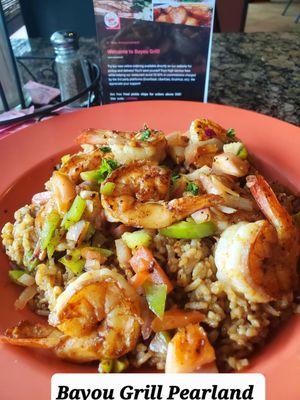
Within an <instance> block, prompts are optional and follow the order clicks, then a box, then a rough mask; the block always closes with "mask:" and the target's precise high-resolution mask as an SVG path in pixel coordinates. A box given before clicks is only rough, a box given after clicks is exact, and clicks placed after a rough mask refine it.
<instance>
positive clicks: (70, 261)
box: [58, 249, 85, 275]
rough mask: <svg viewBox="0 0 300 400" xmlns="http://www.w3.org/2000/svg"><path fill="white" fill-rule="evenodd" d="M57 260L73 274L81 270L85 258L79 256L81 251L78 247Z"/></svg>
mask: <svg viewBox="0 0 300 400" xmlns="http://www.w3.org/2000/svg"><path fill="white" fill-rule="evenodd" d="M58 261H59V262H60V263H62V264H63V265H64V266H65V267H66V268H68V269H69V270H70V271H71V272H73V274H75V275H78V274H80V273H81V272H82V270H83V267H84V264H85V260H84V259H83V258H82V257H81V251H80V250H79V249H76V250H74V251H73V252H72V253H71V254H67V255H65V256H64V257H62V258H60V259H59V260H58Z"/></svg>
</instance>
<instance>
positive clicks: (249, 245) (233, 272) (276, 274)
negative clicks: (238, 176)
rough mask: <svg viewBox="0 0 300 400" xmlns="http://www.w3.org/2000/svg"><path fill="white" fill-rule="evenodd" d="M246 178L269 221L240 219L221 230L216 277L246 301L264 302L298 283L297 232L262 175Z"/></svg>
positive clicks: (291, 289)
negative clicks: (249, 221)
mask: <svg viewBox="0 0 300 400" xmlns="http://www.w3.org/2000/svg"><path fill="white" fill-rule="evenodd" d="M247 181H248V186H249V187H250V190H251V193H252V195H253V197H254V198H255V200H256V202H257V204H258V206H259V207H260V209H261V211H262V212H263V213H264V215H265V216H266V217H267V219H268V220H259V221H256V222H252V223H247V222H240V223H238V224H235V225H232V226H230V227H229V228H227V229H226V230H225V231H224V232H223V233H222V235H221V238H220V240H219V241H218V243H217V246H216V252H215V262H216V266H217V277H218V279H219V280H220V281H221V282H223V283H224V285H225V288H231V289H234V290H236V291H238V292H240V293H243V294H244V295H245V297H246V298H247V299H248V300H249V301H253V302H257V303H266V302H269V301H271V300H274V299H279V298H282V297H283V296H285V295H287V294H289V293H291V292H292V291H293V289H294V288H295V287H296V285H297V273H296V266H297V259H298V255H299V246H298V232H297V228H296V227H295V226H294V224H293V221H292V218H291V216H290V215H289V214H288V212H287V211H286V210H285V209H284V207H282V206H281V205H280V203H279V202H278V200H277V198H276V196H275V194H274V192H273V191H272V189H271V188H270V186H269V185H268V184H267V182H266V181H265V180H264V178H263V177H262V176H260V175H257V176H249V177H248V178H247Z"/></svg>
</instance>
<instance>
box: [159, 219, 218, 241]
mask: <svg viewBox="0 0 300 400" xmlns="http://www.w3.org/2000/svg"><path fill="white" fill-rule="evenodd" d="M216 230H217V227H216V225H215V224H214V223H213V222H211V221H209V222H202V223H201V224H196V223H195V222H187V221H181V222H177V223H176V224H173V225H170V226H168V227H167V228H163V229H160V233H161V234H162V235H164V236H167V237H170V238H175V239H201V238H204V237H207V236H212V235H214V233H215V232H216Z"/></svg>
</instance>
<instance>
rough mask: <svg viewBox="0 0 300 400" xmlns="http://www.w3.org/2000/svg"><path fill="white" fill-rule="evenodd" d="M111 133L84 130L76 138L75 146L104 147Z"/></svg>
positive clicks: (92, 129) (91, 129) (90, 129)
mask: <svg viewBox="0 0 300 400" xmlns="http://www.w3.org/2000/svg"><path fill="white" fill-rule="evenodd" d="M110 135H111V131H105V130H99V129H94V128H89V129H84V130H83V131H82V132H81V133H80V135H79V136H77V138H76V143H77V144H93V145H97V144H99V145H105V144H106V143H107V139H108V138H109V137H110Z"/></svg>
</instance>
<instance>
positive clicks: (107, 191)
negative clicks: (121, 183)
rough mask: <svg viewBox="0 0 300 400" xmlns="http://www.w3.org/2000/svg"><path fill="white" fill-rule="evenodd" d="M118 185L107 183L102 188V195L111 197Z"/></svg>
mask: <svg viewBox="0 0 300 400" xmlns="http://www.w3.org/2000/svg"><path fill="white" fill-rule="evenodd" d="M115 187H116V185H115V184H114V183H113V182H106V183H104V185H102V186H101V189H100V193H102V194H104V196H111V195H112V194H113V192H114V190H115Z"/></svg>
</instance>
